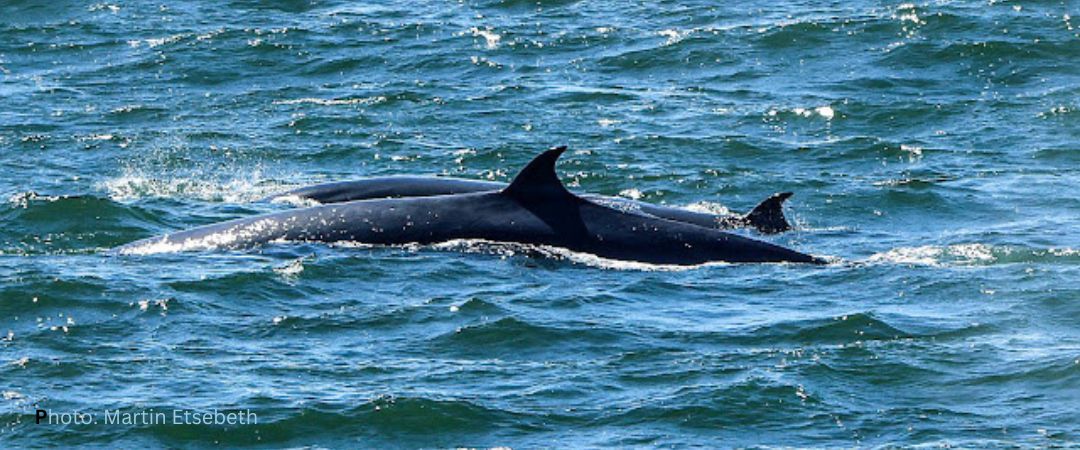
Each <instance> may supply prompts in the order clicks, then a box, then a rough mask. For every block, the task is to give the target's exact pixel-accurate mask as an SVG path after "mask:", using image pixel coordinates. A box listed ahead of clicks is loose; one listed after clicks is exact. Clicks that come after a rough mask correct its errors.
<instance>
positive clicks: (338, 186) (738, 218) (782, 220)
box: [267, 176, 792, 234]
mask: <svg viewBox="0 0 1080 450" xmlns="http://www.w3.org/2000/svg"><path fill="white" fill-rule="evenodd" d="M504 188H506V185H505V184H503V183H496V182H491V181H480V180H469V179H464V178H449V177H421V176H389V177H374V178H365V179H360V180H353V181H338V182H333V183H322V184H315V185H311V186H304V187H301V188H297V189H293V190H291V191H287V192H283V193H280V194H277V195H274V196H271V197H269V198H268V199H267V200H269V201H271V202H277V203H280V202H283V201H292V200H294V199H295V200H301V201H305V202H307V201H313V202H316V203H318V204H329V203H344V202H350V201H354V200H370V199H379V198H402V197H430V196H435V195H451V194H469V193H475V192H490V191H498V190H502V189H504ZM579 196H580V197H582V198H585V199H588V200H590V201H592V202H595V203H598V204H601V205H604V206H608V207H611V208H614V209H619V210H623V211H628V212H636V213H640V214H647V215H650V216H653V217H658V218H661V219H668V220H674V221H676V222H683V223H689V224H694V225H698V226H702V227H708V228H716V229H719V230H731V229H736V228H753V229H755V230H757V231H759V232H761V233H765V234H775V233H783V232H785V231H788V230H790V229H791V225H790V224H789V223H788V221H787V218H786V217H784V207H783V205H784V200H787V199H788V198H790V197H791V196H792V193H791V192H781V193H777V194H773V195H772V196H770V197H769V198H767V199H765V200H764V201H762V202H761V203H759V204H758V205H757V206H755V207H754V208H753V209H751V210H750V212H748V213H746V214H743V215H737V214H725V215H720V214H709V213H703V212H697V211H690V210H687V209H681V208H672V207H668V206H660V205H654V204H652V203H645V202H640V201H636V200H630V199H626V198H619V197H608V196H603V195H593V194H579Z"/></svg>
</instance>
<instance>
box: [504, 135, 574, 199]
mask: <svg viewBox="0 0 1080 450" xmlns="http://www.w3.org/2000/svg"><path fill="white" fill-rule="evenodd" d="M565 151H566V146H565V145H564V146H560V147H554V148H552V149H550V150H547V151H545V152H543V153H541V154H539V155H537V156H536V157H535V158H533V160H532V161H529V164H528V165H526V166H525V168H524V169H521V172H518V174H517V176H515V177H514V181H512V182H510V185H509V186H507V187H506V189H503V193H504V194H507V195H509V196H511V197H514V198H517V199H532V198H536V199H550V198H559V197H568V196H573V194H571V193H570V191H568V190H566V187H565V186H563V184H562V182H561V181H559V176H558V175H556V174H555V162H556V161H558V160H559V156H560V155H562V154H563V152H565Z"/></svg>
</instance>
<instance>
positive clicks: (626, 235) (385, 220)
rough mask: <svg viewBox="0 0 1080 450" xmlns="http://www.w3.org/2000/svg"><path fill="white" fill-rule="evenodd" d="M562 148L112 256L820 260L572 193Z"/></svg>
mask: <svg viewBox="0 0 1080 450" xmlns="http://www.w3.org/2000/svg"><path fill="white" fill-rule="evenodd" d="M565 151H566V147H555V148H552V149H549V150H546V151H544V152H542V153H540V154H539V155H538V156H536V157H535V158H533V159H532V160H531V161H530V162H529V163H528V164H527V165H526V166H525V167H524V168H523V169H522V170H521V171H520V172H518V174H517V175H516V176H515V177H514V178H513V181H511V182H510V184H509V185H507V186H506V187H505V188H503V189H500V190H497V191H484V192H471V193H461V194H446V195H431V196H421V197H401V198H381V199H366V200H354V201H347V202H342V203H330V204H326V205H318V206H312V207H307V208H295V209H288V210H284V211H279V212H273V213H268V214H262V215H257V216H254V217H247V218H241V219H235V220H230V221H226V222H221V223H217V224H212V225H205V226H201V227H197V228H193V229H189V230H185V231H179V232H175V233H171V234H166V235H164V236H160V237H153V238H148V239H143V240H140V241H136V242H133V243H130V244H127V245H124V246H121V247H118V248H116V249H114V250H115V251H116V252H117V253H119V254H147V253H161V252H177V251H189V250H204V251H205V250H219V249H245V248H251V247H255V246H258V245H263V244H268V243H274V242H324V243H336V242H349V243H361V244H372V245H408V244H420V245H429V244H437V243H444V242H450V241H456V240H482V241H492V242H502V243H516V244H525V245H540V246H548V247H555V248H563V249H567V250H570V251H573V252H580V253H586V254H591V255H595V256H598V257H601V258H605V259H611V260H619V261H635V262H642V263H649V264H663V265H699V264H703V263H710V262H730V263H781V262H789V263H811V264H823V263H824V262H825V261H823V260H822V259H820V258H817V257H814V256H812V255H809V254H806V253H802V252H799V251H796V250H793V249H789V248H786V247H782V246H779V245H775V244H772V243H768V242H764V241H761V240H757V239H752V238H749V237H745V236H741V235H738V234H734V233H730V232H726V231H722V230H717V229H715V228H708V227H702V226H698V225H694V224H690V223H685V222H679V221H674V220H669V219H664V218H659V217H655V216H651V215H648V214H641V213H637V212H633V211H625V210H621V209H616V208H611V207H609V206H604V205H601V204H599V203H597V202H594V201H591V200H589V199H587V198H584V197H581V196H578V195H575V194H574V193H572V192H570V191H569V190H567V189H566V187H565V186H564V185H563V183H562V182H561V181H560V180H559V177H558V175H557V174H556V171H555V165H556V162H557V161H558V159H559V156H560V155H562V154H563V152H565Z"/></svg>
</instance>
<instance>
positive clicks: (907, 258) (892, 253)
mask: <svg viewBox="0 0 1080 450" xmlns="http://www.w3.org/2000/svg"><path fill="white" fill-rule="evenodd" d="M993 250H994V249H993V247H991V246H989V245H986V244H978V243H972V244H958V245H948V246H935V245H924V246H919V247H898V248H894V249H892V250H889V251H886V252H881V253H875V254H873V255H871V256H870V257H869V258H867V259H866V261H867V262H870V263H892V264H914V265H924V266H946V265H974V264H985V263H989V262H993V261H994V260H995V259H996V257H995V256H994V252H993Z"/></svg>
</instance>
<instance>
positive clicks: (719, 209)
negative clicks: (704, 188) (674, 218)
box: [683, 201, 735, 216]
mask: <svg viewBox="0 0 1080 450" xmlns="http://www.w3.org/2000/svg"><path fill="white" fill-rule="evenodd" d="M683 209H686V210H688V211H693V212H699V213H705V214H714V215H717V216H730V215H734V214H735V213H733V212H731V210H730V209H728V208H727V207H726V206H724V205H721V204H719V203H716V202H706V201H700V202H695V203H691V204H689V205H686V206H684V207H683Z"/></svg>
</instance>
